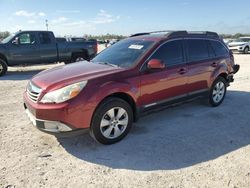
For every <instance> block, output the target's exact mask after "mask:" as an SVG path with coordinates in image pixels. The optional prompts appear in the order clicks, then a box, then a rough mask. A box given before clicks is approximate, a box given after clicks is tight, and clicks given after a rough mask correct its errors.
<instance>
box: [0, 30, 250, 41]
mask: <svg viewBox="0 0 250 188" xmlns="http://www.w3.org/2000/svg"><path fill="white" fill-rule="evenodd" d="M9 35H10V32H9V31H2V32H1V31H0V41H1V40H3V39H4V38H6V37H8V36H9ZM220 36H222V37H223V38H232V39H236V38H239V37H243V36H250V33H249V34H243V33H236V34H221V35H220ZM84 37H85V38H88V39H98V40H102V41H104V40H111V39H118V40H121V39H124V38H126V37H127V36H124V35H115V34H109V33H107V34H106V35H84Z"/></svg>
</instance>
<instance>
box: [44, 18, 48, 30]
mask: <svg viewBox="0 0 250 188" xmlns="http://www.w3.org/2000/svg"><path fill="white" fill-rule="evenodd" d="M45 24H46V28H47V31H48V30H49V23H48V20H47V19H46V20H45Z"/></svg>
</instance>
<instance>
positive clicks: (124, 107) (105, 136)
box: [90, 97, 133, 145]
mask: <svg viewBox="0 0 250 188" xmlns="http://www.w3.org/2000/svg"><path fill="white" fill-rule="evenodd" d="M132 123H133V111H132V108H131V106H130V105H129V104H128V103H127V102H126V101H124V100H122V99H120V98H114V97H112V98H108V99H106V100H105V101H104V102H102V103H101V105H100V106H99V107H98V108H97V110H96V112H95V113H94V116H93V118H92V122H91V127H90V134H91V136H92V137H93V138H94V139H95V140H96V141H98V142H100V143H102V144H105V145H109V144H114V143H116V142H119V141H120V140H122V139H123V138H124V137H125V136H126V135H127V134H128V132H129V130H130V128H131V126H132Z"/></svg>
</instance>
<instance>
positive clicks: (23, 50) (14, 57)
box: [10, 32, 40, 65]
mask: <svg viewBox="0 0 250 188" xmlns="http://www.w3.org/2000/svg"><path fill="white" fill-rule="evenodd" d="M17 37H18V44H15V43H11V44H10V45H11V50H10V62H12V63H11V64H13V65H18V64H36V63H38V62H39V60H40V56H39V50H38V44H37V40H36V35H35V34H33V33H32V32H24V33H21V34H19V35H17Z"/></svg>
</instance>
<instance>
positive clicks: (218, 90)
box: [209, 77, 227, 107]
mask: <svg viewBox="0 0 250 188" xmlns="http://www.w3.org/2000/svg"><path fill="white" fill-rule="evenodd" d="M226 92H227V85H226V80H225V79H224V78H223V77H218V78H217V79H216V80H215V81H214V83H213V85H212V87H211V89H210V93H209V104H210V105H211V106H213V107H216V106H219V105H220V104H221V103H222V102H223V100H224V98H225V95H226Z"/></svg>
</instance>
